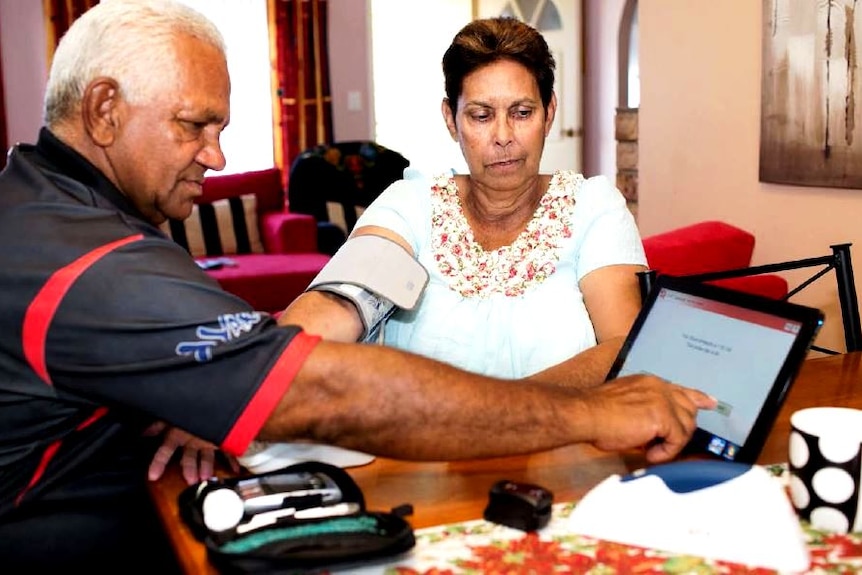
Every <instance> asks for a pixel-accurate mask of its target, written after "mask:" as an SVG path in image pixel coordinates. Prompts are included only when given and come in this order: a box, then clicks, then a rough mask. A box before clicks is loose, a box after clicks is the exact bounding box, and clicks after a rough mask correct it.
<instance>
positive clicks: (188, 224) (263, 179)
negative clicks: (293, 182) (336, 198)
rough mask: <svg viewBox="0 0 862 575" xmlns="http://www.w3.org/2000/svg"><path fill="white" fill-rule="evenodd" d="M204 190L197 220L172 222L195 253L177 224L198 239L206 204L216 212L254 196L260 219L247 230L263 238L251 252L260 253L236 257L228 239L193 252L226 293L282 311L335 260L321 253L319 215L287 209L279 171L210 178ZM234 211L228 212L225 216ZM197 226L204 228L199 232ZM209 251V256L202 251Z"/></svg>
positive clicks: (259, 307)
mask: <svg viewBox="0 0 862 575" xmlns="http://www.w3.org/2000/svg"><path fill="white" fill-rule="evenodd" d="M203 192H204V193H203V196H202V197H200V198H198V199H197V200H196V202H195V203H196V204H198V206H197V207H196V209H195V211H194V212H193V213H192V217H190V218H189V219H188V220H186V221H185V222H172V223H170V224H169V228H168V229H169V230H170V231H169V233H171V234H172V235H173V237H174V239H175V240H178V241H179V243H180V244H182V245H184V246H185V247H186V248H187V249H189V243H190V242H189V241H185V242H184V239H185V238H184V237H183V238H181V237H178V235H177V232H178V228H177V226H179V227H181V228H182V231H181V232H180V233H181V235H182V236H186V235H187V236H188V238H189V239H193V238H195V237H198V236H199V235H200V233H201V232H200V229H199V228H200V226H201V225H202V224H201V222H202V221H203V220H204V219H205V215H204V214H205V212H207V208H205V206H210V208H209V212H210V213H212V208H211V206H222V204H225V202H219V201H220V200H228V199H230V198H241V197H242V196H245V199H248V195H249V194H253V196H254V203H255V204H256V206H255V212H256V216H257V217H256V218H255V219H254V221H247V222H244V223H245V224H248V225H247V226H244V227H247V228H248V229H249V230H252V231H251V235H258V234H259V241H254V240H253V241H252V242H251V244H252V246H251V248H250V249H253V250H256V251H254V252H253V253H236V251H235V249H232V248H233V246H232V245H230V244H231V242H229V241H224V238H223V237H222V242H221V243H220V244H219V242H218V240H216V242H215V244H216V245H213V244H212V242H211V243H210V244H207V245H206V246H205V247H204V246H199V247H198V249H197V250H195V249H190V252H191V253H192V255H193V256H195V259H196V260H197V261H198V262H199V264H202V267H204V269H206V271H207V273H208V274H210V275H211V276H212V277H214V278H215V279H216V280H217V281H218V282H219V284H220V285H221V286H222V287H223V288H224V289H225V290H226V291H228V292H231V293H233V294H235V295H237V296H239V297H241V298H243V299H244V300H246V301H247V302H249V303H250V304H251V305H252V306H254V308H255V309H256V310H259V311H265V312H270V313H277V312H280V311H282V310H283V309H284V308H285V307H287V305H288V304H289V303H290V302H291V301H293V299H294V298H295V297H296V296H298V295H299V294H301V293H302V292H303V291H304V290H305V288H306V287H307V286H308V284H309V283H310V282H311V280H312V279H314V277H315V276H316V275H317V273H318V272H319V271H320V270H321V269H322V268H323V266H324V265H326V263H327V262H328V261H329V258H330V256H328V255H326V254H322V253H320V252H318V250H317V222H316V221H315V219H314V217H313V216H310V215H306V214H296V213H292V212H289V211H287V209H286V207H285V192H284V188H283V186H282V183H281V171H280V170H279V169H278V168H270V169H267V170H261V171H254V172H246V173H242V174H232V175H226V176H210V177H207V178H206V179H205V180H204V184H203ZM225 205H226V204H225ZM222 207H224V206H222ZM219 209H220V208H217V210H219ZM229 211H230V208H227V209H226V210H225V211H223V212H222V214H224V213H227V212H229ZM198 214H201V215H200V217H199V216H198ZM234 216H235V217H236V214H234ZM219 217H220V216H219ZM239 219H242V218H239ZM213 221H214V220H213ZM195 226H198V229H197V231H195ZM221 226H222V224H221V223H219V230H218V234H221V235H223V234H224V230H223V228H222V227H221ZM254 230H256V232H257V233H256V234H255V233H254ZM203 249H205V250H206V253H200V250H203ZM207 262H214V263H215V267H214V268H211V269H207V268H206V267H205V265H203V264H205V263H207Z"/></svg>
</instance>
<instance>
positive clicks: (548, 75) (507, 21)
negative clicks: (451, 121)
mask: <svg viewBox="0 0 862 575" xmlns="http://www.w3.org/2000/svg"><path fill="white" fill-rule="evenodd" d="M498 60H511V61H513V62H517V63H518V64H521V65H522V66H524V67H525V68H526V69H527V70H529V71H530V73H532V74H533V77H534V78H536V83H537V84H538V85H539V94H540V95H541V98H542V105H543V106H544V107H545V110H547V109H548V104H550V102H551V95H552V94H553V91H554V67H555V65H556V64H555V62H554V57H553V56H552V55H551V51H550V49H548V43H547V42H546V41H545V38H544V37H543V36H542V35H541V34H540V33H539V32H538V30H536V29H535V28H533V27H532V26H529V25H528V24H525V23H523V22H521V21H520V20H516V19H514V18H486V19H482V20H473V21H472V22H470V23H469V24H467V25H466V26H464V27H463V28H461V30H460V31H459V32H458V33H457V34H456V35H455V38H454V39H453V40H452V44H451V45H450V46H449V48H447V49H446V53H445V54H443V77H444V78H445V82H446V86H445V89H446V98H448V100H449V108H450V109H451V110H452V113H453V114H454V113H455V112H456V110H457V108H458V98H459V97H460V95H461V91H462V89H463V86H464V78H465V77H467V75H469V74H470V73H472V72H473V71H475V70H477V69H478V68H481V67H482V66H486V65H488V64H491V63H493V62H497V61H498Z"/></svg>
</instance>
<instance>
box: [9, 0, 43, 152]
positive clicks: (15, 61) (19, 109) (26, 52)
mask: <svg viewBox="0 0 862 575" xmlns="http://www.w3.org/2000/svg"><path fill="white" fill-rule="evenodd" d="M42 24H43V19H42V3H41V2H34V1H32V0H0V41H2V44H3V77H2V78H0V80H2V81H3V88H4V98H5V100H6V128H7V132H8V136H9V141H10V142H11V143H13V144H14V143H15V142H32V141H35V139H36V136H37V135H38V133H39V126H40V125H41V124H42V99H43V97H44V93H45V87H44V86H45V80H46V79H47V77H48V66H47V63H46V62H47V56H46V45H45V31H44V28H43V26H42ZM0 145H2V144H0ZM4 151H5V150H4Z"/></svg>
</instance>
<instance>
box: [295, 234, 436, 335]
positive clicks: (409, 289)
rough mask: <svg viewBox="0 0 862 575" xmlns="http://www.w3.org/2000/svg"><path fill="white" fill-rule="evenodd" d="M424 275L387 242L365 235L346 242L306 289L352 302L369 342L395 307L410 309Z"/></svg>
mask: <svg viewBox="0 0 862 575" xmlns="http://www.w3.org/2000/svg"><path fill="white" fill-rule="evenodd" d="M427 283H428V272H427V271H426V270H425V268H424V267H422V265H421V264H420V263H419V262H417V261H416V260H415V259H413V256H411V255H410V254H409V253H408V252H407V250H405V249H404V248H403V247H401V246H400V245H398V244H397V243H395V242H393V241H392V240H390V239H387V238H384V237H381V236H374V235H366V236H357V237H353V238H350V239H348V240H347V242H346V243H345V244H344V245H343V246H341V248H340V249H339V250H338V251H337V252H336V253H335V255H334V256H332V259H330V260H329V262H328V263H327V264H326V266H325V267H324V268H323V269H322V270H321V271H320V273H319V274H318V275H317V277H316V278H314V279H313V280H312V281H311V284H309V286H308V290H320V291H329V292H333V293H336V294H338V295H340V296H342V297H345V298H347V299H349V300H350V301H352V302H353V304H354V305H355V306H356V308H357V310H358V311H359V316H360V318H361V319H362V323H363V326H364V328H365V333H364V334H363V339H366V340H367V339H369V337H370V336H372V335H373V334H374V333H375V332H376V331H377V328H378V327H379V326H380V324H381V323H382V322H383V321H385V320H386V318H388V317H389V315H390V314H391V313H392V312H393V311H394V309H395V307H396V306H397V307H399V308H401V309H408V310H409V309H413V308H414V307H415V306H416V302H418V301H419V297H420V296H421V295H422V291H423V290H424V289H425V285H426V284H427Z"/></svg>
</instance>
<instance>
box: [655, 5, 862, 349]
mask: <svg viewBox="0 0 862 575" xmlns="http://www.w3.org/2000/svg"><path fill="white" fill-rule="evenodd" d="M761 4H762V2H760V1H755V0H723V1H722V2H716V1H715V0H686V1H685V2H681V1H679V0H649V1H648V2H640V3H639V9H640V14H639V17H640V67H641V68H640V71H641V108H640V118H639V120H640V165H639V171H640V189H639V192H640V205H639V225H640V228H641V232H642V233H643V234H644V235H649V234H653V233H656V232H661V231H664V230H668V229H671V228H674V227H677V226H681V225H685V224H689V223H692V222H696V221H699V220H707V219H720V220H725V221H727V222H729V223H732V224H735V225H737V226H740V227H742V228H745V229H747V230H749V231H751V232H753V233H754V234H755V236H756V237H757V245H756V247H755V253H754V260H755V262H754V263H756V264H763V263H771V262H777V261H782V260H788V259H800V258H806V257H814V256H820V255H826V254H829V253H831V250H830V249H829V246H830V245H831V244H836V243H845V242H851V243H853V244H854V246H853V249H852V255H853V257H854V258H856V261H855V264H856V265H855V281H856V284H857V286H860V285H862V277H860V276H862V274H860V271H862V190H846V189H836V188H806V187H798V186H786V185H777V184H766V183H760V182H759V181H758V153H759V145H760V142H759V139H760V124H759V122H760V58H761V34H760V27H761V18H762V16H761ZM800 275H801V273H800V272H798V271H797V272H794V274H793V275H792V276H788V277H791V279H793V278H798V277H799V276H800ZM793 285H795V284H793ZM834 286H835V284H834V279H833V274H830V275H829V276H827V277H824V278H821V279H820V280H818V281H817V282H816V283H814V284H813V285H811V286H809V287H808V288H806V289H805V290H804V291H803V292H801V293H800V294H799V295H798V296H796V297H795V298H794V300H793V301H798V302H799V303H805V304H808V305H813V306H816V307H820V308H821V309H823V310H824V312H825V313H826V314H827V319H826V324H825V325H824V329H823V331H822V332H821V336H820V337H819V338H818V343H819V344H821V345H826V346H838V347H839V349H843V339H842V337H843V335H842V334H843V331H842V329H841V317H840V310H839V308H838V304H837V300H836V296H835V287H834Z"/></svg>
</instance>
